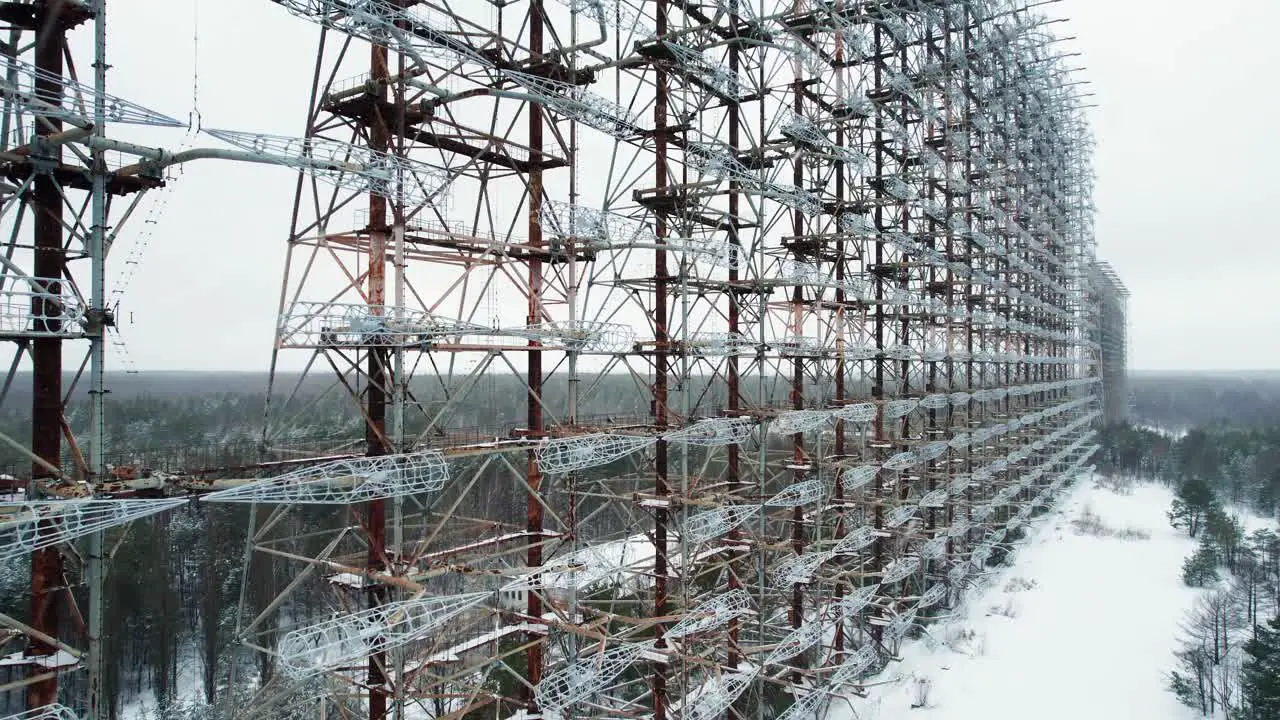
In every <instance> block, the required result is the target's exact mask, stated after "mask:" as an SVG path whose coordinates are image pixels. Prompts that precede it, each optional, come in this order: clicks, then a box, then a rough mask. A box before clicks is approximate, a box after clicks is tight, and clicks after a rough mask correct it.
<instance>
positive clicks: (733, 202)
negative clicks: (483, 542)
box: [725, 0, 743, 668]
mask: <svg viewBox="0 0 1280 720" xmlns="http://www.w3.org/2000/svg"><path fill="white" fill-rule="evenodd" d="M729 13H730V17H732V19H733V21H734V22H735V23H736V22H737V20H738V0H730V5H729ZM738 52H739V48H738V45H737V44H736V43H735V44H732V45H730V46H729V72H730V73H732V74H733V76H734V77H737V76H738V69H739V66H740V65H741V59H740V58H739V57H738ZM741 110H742V108H741V106H739V105H738V103H736V102H735V103H733V105H732V106H731V107H730V108H729V148H730V150H731V151H732V152H733V153H734V155H735V156H737V153H738V146H739V144H740V143H741V142H742V138H741V133H742V117H741ZM739 189H740V188H739V183H738V181H737V180H730V181H729V245H730V248H729V252H730V253H731V255H730V256H729V258H730V262H729V292H728V297H729V312H728V320H729V340H730V342H731V343H732V341H733V338H735V337H737V336H738V332H739V331H740V330H741V306H740V304H739V302H740V300H741V296H740V295H739V294H738V292H737V284H738V282H739V280H740V279H741V277H740V274H739V272H738V262H741V258H742V257H743V255H742V252H743V251H742V238H741V237H739V234H738V230H739V227H740V226H741V222H739V218H738V212H739V211H740V210H741V198H740V197H739V193H738V191H739ZM740 373H741V370H740V369H739V367H738V353H737V350H736V349H735V348H733V347H730V349H729V355H728V357H727V358H726V361H725V385H726V387H725V394H726V395H727V408H726V411H727V414H728V415H729V416H730V417H737V416H738V413H739V412H741V410H742V397H741V390H740V389H739V379H740ZM740 450H741V449H740V448H739V447H738V445H737V443H731V444H729V445H728V446H727V447H725V481H726V482H727V483H728V486H729V494H730V495H732V496H735V497H736V496H737V494H738V491H739V490H740V489H741V487H742V470H741V462H742V458H741V456H740V454H739V453H740ZM729 537H730V538H732V539H737V538H740V537H742V531H741V530H739V529H738V528H737V527H735V528H733V530H731V531H730V533H729ZM741 587H742V581H741V579H739V578H738V573H737V571H736V569H735V568H733V567H732V566H730V571H729V589H730V590H737V589H739V588H741ZM740 630H741V628H740V627H739V623H738V617H737V616H736V615H735V616H734V617H732V618H731V619H730V620H729V649H728V654H727V655H726V658H725V664H726V665H728V666H729V667H731V668H734V667H737V666H738V660H739V657H738V636H739V632H740Z"/></svg>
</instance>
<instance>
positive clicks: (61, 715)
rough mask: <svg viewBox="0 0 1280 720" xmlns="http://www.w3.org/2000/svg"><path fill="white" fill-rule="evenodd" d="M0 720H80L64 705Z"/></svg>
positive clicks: (54, 705) (42, 708)
mask: <svg viewBox="0 0 1280 720" xmlns="http://www.w3.org/2000/svg"><path fill="white" fill-rule="evenodd" d="M0 720H80V717H79V716H78V715H76V714H75V711H73V710H72V709H71V708H69V707H67V706H66V705H59V704H57V703H53V704H52V705H44V706H42V707H38V708H35V709H33V710H27V711H24V712H20V713H18V714H16V715H6V716H4V718H2V719H0Z"/></svg>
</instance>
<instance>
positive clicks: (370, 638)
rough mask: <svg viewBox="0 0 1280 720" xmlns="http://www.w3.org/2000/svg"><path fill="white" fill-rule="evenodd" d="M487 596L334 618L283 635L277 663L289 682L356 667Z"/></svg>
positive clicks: (423, 633)
mask: <svg viewBox="0 0 1280 720" xmlns="http://www.w3.org/2000/svg"><path fill="white" fill-rule="evenodd" d="M490 597H491V595H490V593H468V594H465V595H452V596H442V597H427V598H420V599H417V600H405V601H402V602H393V603H387V604H386V605H381V606H378V607H373V608H369V609H367V610H361V611H359V612H354V613H350V614H345V615H339V616H337V617H334V618H332V619H330V620H326V621H324V622H321V623H317V624H315V625H309V626H307V627H303V628H298V629H296V630H292V631H290V632H287V633H285V634H284V636H283V637H281V638H280V647H279V656H280V661H281V664H282V665H283V666H284V669H285V671H286V672H288V673H289V675H290V676H292V677H294V678H304V677H308V676H311V675H315V674H317V673H323V672H331V671H337V670H341V669H343V668H348V667H352V666H361V665H364V664H366V663H367V662H368V661H367V658H368V656H369V655H370V654H371V653H372V652H373V651H375V650H390V649H392V648H396V647H401V646H404V645H407V644H409V643H411V642H414V641H416V640H423V639H425V638H427V637H429V636H430V635H431V633H432V632H433V631H435V630H436V629H437V628H439V627H441V626H443V625H444V624H445V623H447V622H449V621H450V620H452V619H453V618H455V617H458V616H459V615H461V614H462V613H465V612H467V611H468V610H470V609H472V608H474V607H476V606H477V605H479V604H480V603H482V602H484V601H485V600H488V599H489V598H490Z"/></svg>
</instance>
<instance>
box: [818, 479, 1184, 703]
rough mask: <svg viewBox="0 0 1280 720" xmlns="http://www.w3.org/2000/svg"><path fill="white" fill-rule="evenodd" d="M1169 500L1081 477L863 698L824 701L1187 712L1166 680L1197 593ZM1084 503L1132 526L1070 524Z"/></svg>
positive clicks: (1111, 521)
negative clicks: (1186, 577) (1010, 555)
mask: <svg viewBox="0 0 1280 720" xmlns="http://www.w3.org/2000/svg"><path fill="white" fill-rule="evenodd" d="M1171 500H1172V494H1171V492H1170V491H1169V490H1168V489H1166V488H1163V487H1157V486H1149V485H1142V486H1136V487H1133V488H1132V490H1131V492H1130V493H1129V494H1117V493H1115V492H1112V491H1111V490H1108V489H1105V488H1099V487H1093V485H1092V483H1091V482H1090V481H1089V480H1087V479H1082V480H1081V481H1080V483H1079V484H1078V485H1077V486H1076V488H1075V489H1074V490H1072V491H1071V493H1070V494H1069V495H1068V496H1067V497H1066V498H1064V500H1063V502H1062V504H1061V505H1060V506H1059V510H1058V512H1057V513H1055V514H1053V515H1051V516H1048V517H1046V518H1043V519H1041V520H1040V521H1039V523H1038V524H1036V525H1035V526H1034V527H1033V529H1032V530H1031V532H1030V533H1029V536H1028V540H1027V541H1026V542H1024V544H1023V545H1022V547H1021V548H1020V549H1019V550H1018V552H1017V556H1016V558H1015V559H1014V562H1013V567H1009V568H1001V569H1000V570H999V571H998V572H996V573H993V574H992V575H991V576H990V577H989V580H988V583H987V586H986V587H985V588H976V589H974V590H973V591H971V592H970V594H969V595H968V596H967V599H966V602H965V604H964V605H963V606H961V607H960V608H958V609H957V610H956V617H955V618H954V619H953V620H951V621H949V622H945V623H937V624H935V625H932V626H930V627H929V628H928V636H927V637H924V638H922V639H920V640H916V641H913V642H911V643H908V644H907V645H905V646H904V648H903V651H902V662H899V663H891V664H890V665H889V667H888V668H887V669H886V670H885V672H884V676H883V677H882V678H881V679H880V680H879V684H873V685H872V687H870V688H869V689H868V697H867V698H865V699H855V700H854V703H853V705H852V706H850V705H849V704H847V703H840V704H837V705H835V706H833V707H832V710H831V712H830V713H829V714H828V720H853V719H854V718H857V719H858V720H899V719H906V718H910V719H912V720H920V719H924V718H939V719H941V718H945V719H946V720H1027V718H1030V717H1034V718H1036V720H1082V719H1084V718H1088V719H1089V720H1112V719H1115V720H1190V719H1191V718H1194V717H1196V715H1195V713H1193V712H1192V711H1191V710H1189V709H1187V708H1185V707H1183V706H1181V705H1179V704H1178V701H1177V700H1176V699H1175V698H1174V696H1173V694H1172V693H1170V692H1169V691H1168V690H1166V681H1167V678H1168V676H1169V671H1170V670H1171V669H1172V668H1173V664H1174V658H1173V652H1174V650H1175V649H1176V646H1177V642H1176V638H1177V635H1178V625H1179V623H1180V622H1181V621H1182V620H1183V618H1184V616H1185V614H1186V613H1187V611H1188V610H1189V609H1190V608H1191V607H1192V605H1193V604H1194V602H1195V599H1196V597H1197V594H1198V591H1196V590H1193V589H1191V588H1188V587H1186V586H1184V585H1183V584H1182V580H1181V570H1182V561H1183V560H1184V559H1185V558H1186V557H1187V555H1189V554H1190V553H1191V552H1192V551H1193V550H1194V549H1195V543H1194V542H1193V541H1192V540H1190V539H1188V538H1187V536H1186V534H1185V533H1183V532H1180V531H1177V530H1174V529H1173V528H1171V527H1170V526H1169V522H1168V520H1167V519H1166V518H1165V511H1166V510H1167V509H1168V507H1169V503H1170V501H1171ZM1086 512H1087V513H1088V514H1091V515H1093V516H1096V518H1097V519H1098V520H1099V521H1100V523H1101V525H1102V526H1105V528H1107V529H1109V530H1110V531H1115V532H1123V531H1126V530H1131V531H1136V532H1135V533H1129V535H1130V537H1118V536H1115V535H1111V536H1107V535H1108V532H1107V530H1103V531H1102V533H1101V536H1100V535H1095V534H1087V533H1081V532H1078V531H1077V528H1076V523H1075V521H1078V520H1079V519H1080V518H1081V517H1082V516H1085V515H1086ZM1142 534H1149V538H1146V539H1142V538H1140V537H1135V536H1134V535H1142ZM872 682H873V683H875V682H876V681H872ZM922 700H923V701H924V707H914V708H913V705H919V704H920V702H921V701H922Z"/></svg>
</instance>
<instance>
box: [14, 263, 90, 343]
mask: <svg viewBox="0 0 1280 720" xmlns="http://www.w3.org/2000/svg"><path fill="white" fill-rule="evenodd" d="M0 282H3V286H0V337H24V338H36V337H77V336H79V335H81V334H83V332H84V326H83V324H82V323H83V321H84V311H85V307H84V302H83V301H82V300H81V299H80V297H79V296H77V295H76V294H75V293H74V292H73V291H72V287H71V286H70V285H69V284H68V283H67V282H65V281H62V280H59V279H55V278H38V277H16V276H12V275H9V276H5V277H3V278H0Z"/></svg>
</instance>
